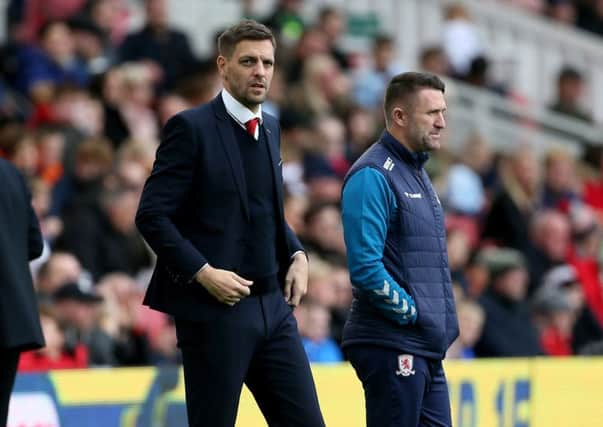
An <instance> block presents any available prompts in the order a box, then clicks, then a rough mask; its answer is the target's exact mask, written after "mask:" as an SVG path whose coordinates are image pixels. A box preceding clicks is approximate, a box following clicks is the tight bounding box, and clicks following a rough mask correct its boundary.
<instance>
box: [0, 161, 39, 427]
mask: <svg viewBox="0 0 603 427" xmlns="http://www.w3.org/2000/svg"><path fill="white" fill-rule="evenodd" d="M0 182H2V191H0V224H2V227H1V228H0V259H1V260H2V268H0V292H1V293H2V298H0V425H6V419H7V417H8V402H9V400H10V394H11V391H12V388H13V384H14V382H15V376H16V373H17V365H18V363H19V355H20V354H21V352H22V351H24V350H31V349H35V348H40V347H43V346H44V337H43V335H42V328H41V326H40V317H39V315H38V307H37V300H36V295H35V292H34V288H33V282H32V278H31V273H30V270H29V261H30V260H32V259H35V258H37V257H39V256H40V255H41V254H42V246H43V243H42V234H41V233H40V226H39V224H38V219H37V218H36V215H35V213H34V211H33V208H32V207H31V195H30V192H29V189H28V188H27V184H26V183H25V180H24V179H23V176H22V175H21V174H20V172H19V171H18V170H17V169H16V168H15V167H14V166H13V165H12V164H10V163H9V162H8V161H6V160H4V159H0Z"/></svg>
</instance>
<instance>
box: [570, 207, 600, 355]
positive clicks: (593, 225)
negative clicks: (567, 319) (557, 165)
mask: <svg viewBox="0 0 603 427" xmlns="http://www.w3.org/2000/svg"><path fill="white" fill-rule="evenodd" d="M570 219H571V223H572V240H573V247H572V250H571V251H570V254H569V257H568V263H569V264H570V265H571V266H572V267H573V268H574V270H575V272H576V275H577V278H578V281H579V282H580V284H581V285H582V291H583V293H584V300H585V302H586V307H587V308H588V312H585V313H582V316H581V318H580V319H579V320H578V322H579V323H580V324H581V325H583V327H582V330H581V331H580V333H579V334H578V336H576V337H575V340H574V345H575V347H576V348H580V347H581V346H583V345H585V344H586V343H588V342H590V341H593V340H595V339H599V338H602V337H603V335H602V334H603V286H602V284H601V267H600V261H599V260H600V255H601V242H602V234H601V227H600V225H599V224H598V222H597V218H596V215H595V213H594V212H593V211H592V209H590V208H588V207H586V206H576V207H574V209H572V211H571V212H570Z"/></svg>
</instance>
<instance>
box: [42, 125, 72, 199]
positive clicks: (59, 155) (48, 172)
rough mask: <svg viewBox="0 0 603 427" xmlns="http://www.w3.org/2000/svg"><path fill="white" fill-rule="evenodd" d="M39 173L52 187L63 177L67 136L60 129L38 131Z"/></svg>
mask: <svg viewBox="0 0 603 427" xmlns="http://www.w3.org/2000/svg"><path fill="white" fill-rule="evenodd" d="M37 145H38V153H39V158H38V175H39V176H40V178H41V179H42V181H44V182H45V183H46V184H48V185H49V186H50V187H54V185H55V184H56V183H57V182H58V181H59V180H60V179H61V178H62V177H63V155H64V152H65V137H64V136H63V134H62V133H61V132H60V131H59V130H58V129H53V128H45V129H42V130H40V131H39V132H38V133H37Z"/></svg>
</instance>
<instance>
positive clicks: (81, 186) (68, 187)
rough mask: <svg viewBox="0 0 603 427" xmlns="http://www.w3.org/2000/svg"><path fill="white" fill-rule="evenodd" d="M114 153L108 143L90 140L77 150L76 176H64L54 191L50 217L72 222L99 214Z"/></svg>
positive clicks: (74, 171)
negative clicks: (87, 215) (102, 194)
mask: <svg viewBox="0 0 603 427" xmlns="http://www.w3.org/2000/svg"><path fill="white" fill-rule="evenodd" d="M112 163H113V151H112V149H111V145H110V144H109V142H108V141H106V140H105V139H102V138H89V139H87V140H86V141H84V142H82V143H81V144H80V145H79V146H78V147H77V149H76V153H75V165H74V167H73V172H72V173H70V174H67V175H64V176H63V177H62V178H61V180H60V181H59V182H57V183H56V186H55V187H54V189H53V194H52V204H51V208H50V215H55V216H60V217H62V218H63V219H65V220H67V221H69V220H71V219H74V218H76V217H78V216H79V215H81V214H83V213H85V212H88V211H95V210H98V206H99V198H100V194H101V193H102V190H103V181H104V179H105V178H106V176H107V175H108V174H109V171H110V170H111V166H112Z"/></svg>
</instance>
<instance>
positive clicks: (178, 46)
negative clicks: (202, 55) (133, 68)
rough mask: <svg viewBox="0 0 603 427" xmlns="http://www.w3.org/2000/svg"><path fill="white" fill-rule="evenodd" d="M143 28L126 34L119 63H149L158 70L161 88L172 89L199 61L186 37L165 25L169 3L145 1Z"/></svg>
mask: <svg viewBox="0 0 603 427" xmlns="http://www.w3.org/2000/svg"><path fill="white" fill-rule="evenodd" d="M145 11H146V18H147V20H146V25H145V26H144V28H142V29H141V30H140V31H138V32H136V33H132V34H129V35H128V36H127V37H126V39H125V40H124V41H123V43H122V45H121V46H120V47H119V51H118V57H119V62H129V61H145V60H147V61H152V62H153V63H155V64H156V65H159V66H160V67H161V72H162V73H163V76H162V77H163V79H162V82H161V85H160V89H172V88H173V86H174V83H175V82H176V80H177V79H179V78H181V77H183V76H184V75H186V74H187V73H188V72H190V71H192V70H193V69H194V67H195V65H197V63H198V61H197V59H196V58H195V55H194V54H193V51H192V49H191V46H190V43H189V40H188V37H187V36H186V34H184V33H182V32H180V31H177V30H175V29H173V28H170V27H169V25H168V2H167V1H166V0H145Z"/></svg>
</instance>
